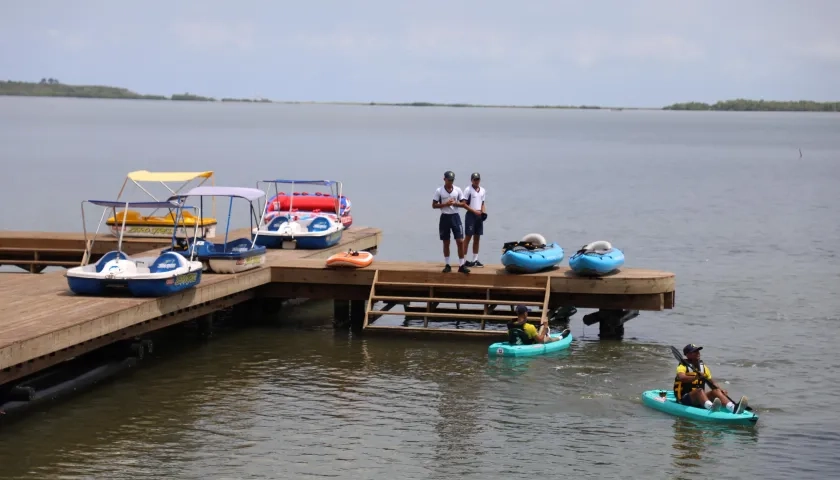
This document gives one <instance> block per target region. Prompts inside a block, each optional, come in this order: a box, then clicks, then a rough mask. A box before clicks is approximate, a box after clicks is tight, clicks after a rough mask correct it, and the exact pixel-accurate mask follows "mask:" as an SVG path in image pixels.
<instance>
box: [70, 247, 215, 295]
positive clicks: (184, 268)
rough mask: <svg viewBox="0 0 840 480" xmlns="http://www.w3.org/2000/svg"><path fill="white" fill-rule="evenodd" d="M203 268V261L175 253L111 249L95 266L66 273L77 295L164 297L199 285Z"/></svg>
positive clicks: (71, 287)
mask: <svg viewBox="0 0 840 480" xmlns="http://www.w3.org/2000/svg"><path fill="white" fill-rule="evenodd" d="M201 271H202V265H201V262H198V261H192V262H191V261H189V260H187V259H186V258H184V257H182V256H181V255H178V254H176V253H173V252H166V253H162V254H161V255H160V256H159V257H156V258H155V257H150V258H131V257H128V256H127V255H125V254H119V253H118V252H116V251H111V252H108V253H106V254H105V255H104V256H103V257H102V258H101V259H99V261H97V262H96V263H95V264H93V265H85V266H80V267H73V268H71V269H68V270H67V272H66V273H65V276H66V278H67V286H68V287H69V288H70V291H72V292H73V293H75V294H77V295H94V296H104V295H112V294H128V295H131V296H135V297H163V296H167V295H171V294H173V293H178V292H181V291H183V290H186V289H188V288H192V287H195V286H196V285H198V284H199V283H200V282H201Z"/></svg>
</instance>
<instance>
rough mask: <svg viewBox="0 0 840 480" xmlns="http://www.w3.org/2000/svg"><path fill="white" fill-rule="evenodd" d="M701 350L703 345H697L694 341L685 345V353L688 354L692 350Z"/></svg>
mask: <svg viewBox="0 0 840 480" xmlns="http://www.w3.org/2000/svg"><path fill="white" fill-rule="evenodd" d="M700 350H703V347H698V346H697V345H695V344H693V343H689V344H688V345H686V346H685V347H683V354H687V353H691V352H699V351H700Z"/></svg>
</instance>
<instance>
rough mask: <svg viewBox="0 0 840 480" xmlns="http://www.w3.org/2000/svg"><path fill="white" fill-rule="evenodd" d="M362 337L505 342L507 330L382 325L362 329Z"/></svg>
mask: <svg viewBox="0 0 840 480" xmlns="http://www.w3.org/2000/svg"><path fill="white" fill-rule="evenodd" d="M363 334H364V335H377V334H379V335H381V334H385V335H403V336H407V337H420V338H429V337H431V338H435V337H438V338H440V337H443V338H453V337H461V338H481V339H494V338H495V339H499V340H505V339H507V338H508V333H507V330H479V329H469V328H435V327H402V326H390V325H389V326H384V325H372V324H371V325H368V326H367V328H365V329H364V333H363Z"/></svg>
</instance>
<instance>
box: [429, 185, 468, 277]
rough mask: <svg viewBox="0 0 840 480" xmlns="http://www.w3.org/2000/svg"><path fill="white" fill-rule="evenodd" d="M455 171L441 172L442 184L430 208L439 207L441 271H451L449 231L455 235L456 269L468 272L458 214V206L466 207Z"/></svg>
mask: <svg viewBox="0 0 840 480" xmlns="http://www.w3.org/2000/svg"><path fill="white" fill-rule="evenodd" d="M454 181H455V172H453V171H451V170H447V171H446V172H445V173H444V174H443V186H442V187H438V189H437V190H435V195H434V196H433V197H432V208H439V209H440V221H439V222H438V231H439V233H440V239H441V240H442V241H443V259H444V261H445V262H446V266H444V267H443V273H447V272H451V271H452V267H450V266H449V232H450V231H451V232H452V235H453V236H454V237H455V243H456V245H457V246H458V265H459V267H458V271H459V272H461V273H470V269H469V268H467V266H466V265H464V263H465V259H464V252H465V249H464V228H463V226H462V225H461V215H460V214H458V207H464V208H466V203H465V201H464V192H462V191H461V189H460V188H458V187H456V186H455V185H454V184H453V182H454Z"/></svg>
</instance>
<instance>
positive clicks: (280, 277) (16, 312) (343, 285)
mask: <svg viewBox="0 0 840 480" xmlns="http://www.w3.org/2000/svg"><path fill="white" fill-rule="evenodd" d="M28 234H29V233H24V232H6V233H4V234H2V235H0V245H4V243H3V242H7V243H5V245H8V244H9V242H11V241H12V240H14V241H16V242H22V243H24V244H25V236H26V235H28ZM36 234H40V235H44V236H43V238H42V239H41V240H39V242H41V243H39V244H38V245H36V246H41V245H44V244H45V243H46V244H48V242H65V244H64V245H67V243H66V242H71V245H72V242H79V243H77V244H76V246H79V245H81V246H82V248H83V240H82V239H81V235H74V234H43V233H36ZM247 236H248V231H247V229H242V230H237V231H235V232H231V235H230V238H231V239H232V238H236V237H247ZM381 236H382V233H381V231H380V230H379V229H375V228H368V227H352V228H350V229H349V230H347V231H345V233H344V235H343V239H342V242H341V243H340V244H339V245H336V246H335V247H333V248H330V249H325V250H269V252H268V254H267V255H266V265H265V266H263V267H260V268H257V269H254V270H250V271H247V272H243V273H240V274H235V275H215V274H207V273H205V274H203V275H202V282H201V284H199V285H198V286H197V287H196V288H195V289H190V290H188V291H185V292H181V293H179V294H175V295H172V296H169V297H164V298H153V299H138V298H131V297H82V296H75V295H73V294H71V293H70V292H69V290H68V288H67V281H66V278H65V277H64V274H63V272H56V273H49V274H41V275H11V274H0V305H3V307H4V312H3V313H4V315H3V316H2V318H0V383H3V377H4V375H5V377H6V378H12V377H15V376H16V375H17V377H19V376H21V375H22V374H23V372H24V371H26V370H27V369H29V370H31V369H37V368H39V367H38V365H39V364H41V363H45V362H46V360H44V362H41V360H42V359H44V358H47V357H50V356H51V355H53V354H55V353H56V352H62V353H61V354H60V355H58V356H56V360H55V361H56V362H57V361H58V360H57V358H58V357H59V356H62V355H63V356H64V358H70V357H71V356H72V355H73V352H74V351H76V350H78V348H77V346H78V345H87V347H82V348H92V347H91V346H93V345H104V344H107V343H108V342H109V341H113V340H109V339H111V338H112V337H113V335H115V334H117V332H119V333H118V334H120V335H124V334H127V333H128V334H137V333H138V332H139V333H142V331H143V329H144V328H145V329H146V330H145V331H149V330H152V329H154V328H161V327H162V326H165V325H169V324H173V323H177V322H180V321H185V320H187V319H190V318H196V317H197V316H200V315H203V314H206V313H210V312H212V311H213V310H214V309H215V308H219V307H218V305H221V304H231V305H232V304H235V303H238V302H241V301H244V300H247V299H249V298H254V297H256V296H259V297H280V298H325V299H327V298H339V299H343V300H362V301H365V302H366V301H367V300H368V299H369V298H370V295H371V293H372V292H371V290H372V288H371V286H372V284H373V282H374V279H375V278H376V279H377V281H378V282H380V283H378V285H380V287H381V288H387V290H388V292H389V293H383V294H382V296H384V297H391V298H395V296H397V295H399V296H403V297H408V298H411V297H412V296H413V295H417V293H412V292H418V289H419V291H422V290H424V289H427V287H428V288H431V289H432V290H433V294H432V295H431V296H430V297H431V298H432V299H434V298H437V296H438V295H442V296H444V297H449V298H450V299H452V298H455V299H458V298H461V299H463V300H469V301H470V302H471V303H472V302H476V303H478V302H479V300H481V299H482V298H484V299H490V300H493V298H491V297H490V292H489V290H492V291H493V295H494V297H495V299H496V300H499V301H501V300H504V299H506V298H513V297H512V296H516V297H517V298H518V299H519V300H522V299H526V297H529V296H534V297H535V298H533V299H531V300H528V301H529V302H530V303H532V304H535V303H540V304H543V305H544V304H545V298H546V297H548V299H549V307H552V308H553V307H554V306H560V305H574V306H575V307H578V308H581V307H582V308H605V309H609V308H616V309H626V308H630V309H638V310H662V309H665V308H673V307H674V290H675V277H674V274H673V273H670V272H661V271H656V270H649V269H639V268H622V269H621V270H620V271H618V272H617V273H615V274H613V275H610V276H607V277H600V278H586V277H578V276H577V275H575V274H574V273H573V272H571V270H570V269H569V268H568V267H559V268H556V269H553V270H550V271H547V272H540V273H534V274H511V273H508V272H506V271H505V270H504V269H503V267H502V266H501V265H487V266H486V267H484V268H473V269H472V273H471V274H469V275H464V274H461V273H457V272H451V273H446V274H444V273H442V272H441V271H440V270H441V268H442V264H441V263H439V262H397V261H379V260H376V261H375V262H374V263H373V264H372V265H371V266H369V267H366V268H360V269H352V268H351V269H331V268H327V267H326V266H325V265H324V261H323V260H324V259H325V258H327V257H328V256H330V255H332V254H333V253H336V252H339V251H346V250H348V249H351V248H352V249H354V250H370V249H375V248H376V247H377V246H378V245H379V244H380V242H381ZM103 238H105V239H106V241H111V242H112V243H111V245H110V246H109V248H106V249H103V251H102V253H104V251H107V250H108V249H113V247H115V246H116V243H115V241H114V240H113V239H112V238H109V237H103ZM10 239H11V240H10ZM45 239H46V240H45ZM219 239H220V236H217V237H216V238H215V239H213V240H216V241H218V240H219ZM146 241H148V240H147V239H143V240H139V241H138V242H137V243H142V242H146ZM152 242H155V243H154V244H153V245H152V246H151V251H149V252H147V253H148V254H152V255H156V254H157V253H158V252H159V251H160V249H161V248H163V247H165V246H166V245H167V244H168V242H166V241H163V242H158V241H157V240H154V239H152ZM102 243H105V242H102ZM97 244H100V241H99V240H97ZM53 246H55V245H53ZM13 248H14V247H13ZM45 248H50V247H45ZM56 248H59V247H56ZM144 252H145V251H144ZM135 255H143V252H137V253H135ZM546 286H548V290H546ZM485 287H486V289H487V295H486V297H485V295H484V293H482V292H483V291H484V290H485ZM532 291H533V292H532ZM476 292H478V293H476ZM506 292H507V293H506ZM460 295H466V296H460ZM537 297H539V298H537ZM417 298H421V297H417ZM427 298H428V297H427ZM367 308H372V305H369V306H367ZM402 328H403V327H393V328H391V327H386V326H382V327H377V328H376V329H375V330H377V331H379V330H381V331H383V332H385V331H387V332H395V333H403V332H402V331H401V329H402ZM420 330H423V331H422V332H421V331H420ZM420 330H418V331H417V332H415V330H414V329H409V330H406V331H405V333H409V334H411V333H418V334H423V335H426V334H433V335H437V334H447V333H452V332H459V333H467V332H469V334H472V335H481V334H482V333H481V331H478V330H475V331H473V330H472V329H469V328H457V329H438V328H421V329H420ZM132 332H134V333H132ZM485 333H488V334H490V333H492V334H495V332H489V331H485ZM33 359H35V360H38V361H36V362H35V363H32V362H31V360H33ZM39 362H40V363H39ZM10 367H14V368H11V369H10ZM4 369H5V371H4Z"/></svg>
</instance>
